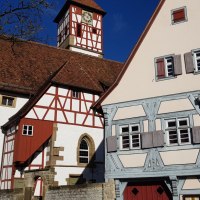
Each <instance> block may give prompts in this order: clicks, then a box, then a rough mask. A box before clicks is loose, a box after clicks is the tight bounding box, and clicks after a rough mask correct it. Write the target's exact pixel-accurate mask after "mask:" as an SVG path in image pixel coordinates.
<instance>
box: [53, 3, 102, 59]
mask: <svg viewBox="0 0 200 200" xmlns="http://www.w3.org/2000/svg"><path fill="white" fill-rule="evenodd" d="M104 15H105V11H104V10H103V9H102V8H101V7H100V6H98V5H97V4H96V3H95V2H94V1H93V0H88V1H87V3H83V2H82V1H81V0H68V1H67V2H66V4H65V5H64V7H63V8H62V9H61V11H60V12H59V14H58V15H57V17H56V18H55V20H54V21H55V22H56V23H57V24H58V40H57V45H58V47H61V48H67V49H70V50H72V51H77V52H81V53H86V54H89V55H93V56H99V57H102V55H103V51H102V39H103V35H102V33H103V32H102V18H103V16H104Z"/></svg>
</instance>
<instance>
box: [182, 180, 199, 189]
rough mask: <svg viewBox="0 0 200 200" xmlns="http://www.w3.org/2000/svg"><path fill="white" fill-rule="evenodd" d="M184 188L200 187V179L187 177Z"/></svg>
mask: <svg viewBox="0 0 200 200" xmlns="http://www.w3.org/2000/svg"><path fill="white" fill-rule="evenodd" d="M182 189H183V190H195V189H200V182H199V180H198V179H186V180H185V183H184V185H183V188H182Z"/></svg>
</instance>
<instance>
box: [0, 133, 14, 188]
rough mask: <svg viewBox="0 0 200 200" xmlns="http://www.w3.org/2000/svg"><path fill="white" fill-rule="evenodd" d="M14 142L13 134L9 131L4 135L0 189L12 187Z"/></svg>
mask: <svg viewBox="0 0 200 200" xmlns="http://www.w3.org/2000/svg"><path fill="white" fill-rule="evenodd" d="M14 142H15V134H14V133H10V134H8V135H5V136H4V144H3V153H2V163H1V187H0V188H1V189H12V188H13V183H14V176H13V174H14V171H15V168H14V165H13V157H14Z"/></svg>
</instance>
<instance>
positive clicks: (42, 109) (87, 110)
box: [25, 86, 103, 128]
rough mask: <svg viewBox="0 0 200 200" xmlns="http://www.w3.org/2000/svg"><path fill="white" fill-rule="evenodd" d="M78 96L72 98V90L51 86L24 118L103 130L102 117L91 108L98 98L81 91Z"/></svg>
mask: <svg viewBox="0 0 200 200" xmlns="http://www.w3.org/2000/svg"><path fill="white" fill-rule="evenodd" d="M78 94H79V95H78V97H74V96H73V90H69V89H63V88H59V87H54V86H51V87H50V88H49V90H48V91H47V92H46V93H45V94H44V95H43V96H42V97H41V98H40V100H39V101H38V102H37V103H36V104H35V105H34V107H33V108H32V109H31V110H30V111H29V112H28V114H27V115H26V116H25V118H32V119H37V120H45V121H47V120H48V121H53V122H54V123H64V124H70V125H78V126H86V127H94V128H103V118H102V116H101V115H99V114H95V113H94V111H93V110H92V108H91V106H92V104H93V103H94V102H95V101H96V100H97V99H98V96H97V95H94V94H89V93H85V92H81V91H80V92H78Z"/></svg>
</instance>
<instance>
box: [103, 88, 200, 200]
mask: <svg viewBox="0 0 200 200" xmlns="http://www.w3.org/2000/svg"><path fill="white" fill-rule="evenodd" d="M199 94H200V91H193V92H187V93H180V94H174V95H167V96H160V97H155V98H148V99H143V100H135V101H134V100H133V101H128V102H123V103H116V104H112V105H104V106H103V111H104V117H105V138H106V140H105V143H106V144H105V148H106V149H105V152H106V153H105V165H106V166H105V168H106V174H105V178H106V179H107V180H108V179H115V180H116V195H117V199H118V200H121V199H123V191H124V189H125V187H126V184H127V183H128V182H135V181H136V182H141V181H144V180H146V181H151V180H155V179H157V180H162V181H165V183H166V185H168V188H169V190H170V191H171V193H172V195H173V200H175V199H176V200H178V199H182V196H181V195H187V194H190V195H193V194H199V193H200V187H199V188H198V186H197V187H194V189H191V188H190V190H187V189H184V188H183V185H184V183H185V181H186V180H187V179H195V180H196V179H197V180H198V179H200V153H199V149H200V143H199V142H196V143H195V141H193V140H194V138H192V135H193V134H192V128H193V127H198V126H200V123H199V120H200V116H199V115H200V103H199V102H198V97H199ZM183 100H185V101H186V100H187V101H188V102H189V103H190V104H191V105H188V106H186V105H185V102H184V103H183ZM175 101H176V102H180V103H179V104H180V105H179V108H177V111H175V110H174V108H168V112H166V113H164V111H162V112H161V111H160V109H161V107H162V105H164V104H166V102H168V103H169V102H173V103H174V102H175ZM181 104H182V105H181ZM133 106H142V108H143V109H144V112H145V114H146V115H145V116H138V117H133V118H130V114H127V115H129V116H128V118H126V117H124V116H123V118H122V119H119V118H120V117H118V119H117V120H116V118H115V116H116V115H117V112H118V111H119V110H120V109H123V108H128V107H129V108H131V107H133ZM184 106H185V107H184ZM181 107H182V109H180V108H181ZM162 110H163V109H162ZM179 118H180V119H181V118H184V119H185V118H186V119H188V131H189V133H188V134H190V136H189V137H190V142H186V144H184V143H180V144H173V145H172V144H170V143H169V141H167V139H168V137H167V136H166V135H167V133H166V132H167V131H166V130H165V129H166V127H165V120H166V119H179ZM146 121H148V123H143V122H146ZM158 121H160V125H158V123H157V122H158ZM134 123H137V124H138V123H139V124H140V125H141V132H143V131H144V130H145V132H146V131H147V132H152V133H153V132H155V131H159V129H161V130H162V131H163V136H164V137H163V138H164V144H163V146H161V147H151V148H138V149H134V148H133V149H131V148H128V149H123V148H122V146H121V139H120V137H121V135H120V126H123V125H128V124H134ZM146 124H148V127H145V126H147V125H146ZM113 127H114V128H113ZM110 136H113V137H116V143H117V147H116V151H112V152H107V142H106V141H107V138H109V137H110ZM141 142H142V141H141ZM134 159H135V160H134ZM136 159H137V160H136ZM142 162H143V164H141V163H142Z"/></svg>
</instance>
